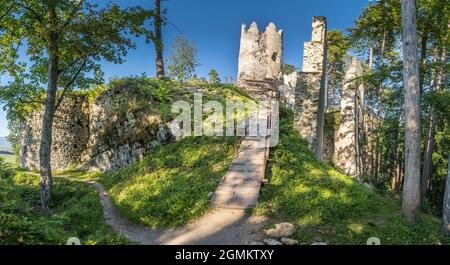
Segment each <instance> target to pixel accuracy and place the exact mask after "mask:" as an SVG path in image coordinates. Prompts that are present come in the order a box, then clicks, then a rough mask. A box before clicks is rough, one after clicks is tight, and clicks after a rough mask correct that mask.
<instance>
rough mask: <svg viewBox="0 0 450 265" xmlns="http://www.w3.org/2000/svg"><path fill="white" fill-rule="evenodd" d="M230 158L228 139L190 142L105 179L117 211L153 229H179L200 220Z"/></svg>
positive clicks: (232, 148)
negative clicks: (209, 194)
mask: <svg viewBox="0 0 450 265" xmlns="http://www.w3.org/2000/svg"><path fill="white" fill-rule="evenodd" d="M234 153H235V139H234V138H233V137H229V138H225V137H189V138H185V139H183V140H181V141H178V142H176V143H173V144H169V145H166V146H163V147H160V148H158V149H157V150H155V151H154V152H152V153H151V154H150V155H149V156H147V157H146V158H145V159H144V160H143V161H141V162H139V163H137V164H134V165H132V166H129V167H127V168H125V169H123V170H121V171H119V172H117V173H114V174H109V175H104V176H102V177H101V180H100V181H101V183H102V184H104V185H105V186H106V187H107V188H108V192H109V195H110V196H111V198H112V200H113V202H114V204H115V205H116V206H117V208H118V209H119V212H120V213H121V214H123V215H124V216H126V217H128V218H129V219H130V220H132V221H134V222H138V223H143V224H146V225H150V226H153V227H159V226H180V225H183V224H186V223H187V222H188V221H190V220H193V219H195V218H197V217H200V216H202V215H203V214H204V213H205V212H206V211H207V210H208V206H209V199H208V193H209V192H211V191H214V190H215V188H216V187H217V184H218V181H219V180H220V179H221V178H222V177H223V176H224V174H225V172H226V171H227V168H228V165H229V164H230V163H231V160H232V158H233V156H234Z"/></svg>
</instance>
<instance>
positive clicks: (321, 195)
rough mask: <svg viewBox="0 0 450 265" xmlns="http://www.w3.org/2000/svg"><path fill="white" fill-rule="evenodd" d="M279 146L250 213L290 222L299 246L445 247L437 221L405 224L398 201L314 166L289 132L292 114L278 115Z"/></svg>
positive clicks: (319, 164)
mask: <svg viewBox="0 0 450 265" xmlns="http://www.w3.org/2000/svg"><path fill="white" fill-rule="evenodd" d="M281 115H282V116H281V126H280V127H281V132H280V143H279V145H278V146H277V147H275V148H274V149H272V150H271V156H272V158H273V161H272V162H271V164H270V165H269V169H268V172H269V178H270V184H269V185H268V186H267V187H265V188H263V189H262V195H261V198H260V201H259V204H258V206H257V208H256V209H255V211H254V212H255V213H256V214H259V215H267V216H269V217H270V220H271V222H273V223H276V222H292V223H294V224H296V225H297V227H298V229H297V232H296V234H295V235H294V238H295V239H297V240H299V242H301V243H302V244H311V243H313V242H317V241H320V242H328V243H329V244H366V241H367V239H368V238H370V237H378V238H380V240H381V243H382V244H444V243H447V244H448V243H450V241H449V239H445V238H444V237H443V236H442V234H441V228H440V220H439V219H437V218H435V217H433V216H430V215H426V214H423V215H422V220H421V222H420V223H418V224H415V225H409V224H407V223H406V222H405V221H404V219H403V218H402V216H401V205H400V201H399V200H398V199H395V198H389V197H383V196H381V195H379V194H377V193H376V192H375V191H373V190H371V189H369V188H366V187H365V186H364V185H363V184H361V183H359V182H357V181H355V180H354V179H351V178H350V177H348V176H346V175H344V174H342V173H340V172H339V171H338V170H336V169H335V168H333V167H331V166H329V165H326V164H324V163H322V162H320V161H317V160H316V159H315V157H314V155H313V154H312V152H310V151H309V150H308V148H307V145H306V143H305V141H303V140H302V139H301V138H300V137H299V135H298V133H297V132H296V131H295V130H294V128H293V126H292V113H290V112H288V111H286V110H284V111H282V112H281Z"/></svg>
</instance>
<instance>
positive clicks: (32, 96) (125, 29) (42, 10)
mask: <svg viewBox="0 0 450 265" xmlns="http://www.w3.org/2000/svg"><path fill="white" fill-rule="evenodd" d="M0 10H6V12H2V14H1V16H0V28H1V31H0V46H1V50H0V61H1V62H2V64H1V68H0V69H1V72H2V73H5V72H6V73H8V74H9V75H10V76H12V77H13V78H14V81H12V82H11V83H10V84H8V85H7V86H5V87H3V89H4V90H5V91H3V93H2V95H7V97H6V98H3V100H5V101H7V102H9V104H8V106H10V107H14V106H16V105H17V104H19V105H21V104H27V103H31V102H34V103H36V102H39V101H40V100H41V98H39V97H38V98H36V95H41V94H42V93H40V92H39V91H44V89H42V88H40V85H41V84H47V89H46V90H45V92H44V93H43V94H44V96H43V97H44V98H45V99H44V102H43V105H44V114H43V120H42V131H41V143H40V151H39V159H40V175H41V180H40V200H41V205H42V208H43V209H47V208H48V203H49V201H50V199H51V194H52V170H51V165H50V159H51V146H52V127H53V119H54V116H55V112H56V110H57V109H58V107H59V106H60V104H61V102H62V100H63V98H64V95H65V94H66V93H67V92H68V91H70V90H72V89H74V88H77V87H78V88H87V87H88V85H89V84H91V83H93V82H96V83H99V82H101V81H102V72H101V70H100V66H99V62H100V61H101V60H106V61H109V62H113V63H121V62H122V57H123V56H125V55H126V53H127V50H128V49H129V48H133V47H134V44H133V42H132V41H131V39H130V38H129V37H130V36H131V35H135V36H140V35H143V34H144V35H145V36H147V41H148V40H150V37H151V36H150V33H149V32H148V31H146V30H145V29H144V28H143V24H144V23H145V21H146V20H147V19H149V18H150V17H151V16H152V12H151V11H148V10H145V9H143V8H141V7H130V8H126V9H121V8H119V7H118V6H117V5H114V4H107V5H106V7H104V8H99V7H98V5H97V4H95V3H92V2H90V1H85V0H77V1H65V0H46V1H34V0H14V1H2V2H0ZM25 43H26V46H24V45H25ZM22 46H24V49H25V53H24V54H26V55H27V56H26V55H19V52H18V51H19V49H20V47H22ZM19 59H22V60H19ZM26 59H28V60H29V62H30V63H29V65H27V64H26V63H24V61H25V60H26ZM92 73H93V75H92ZM92 76H93V77H92ZM40 103H42V102H40ZM9 110H10V111H14V110H13V109H11V108H9Z"/></svg>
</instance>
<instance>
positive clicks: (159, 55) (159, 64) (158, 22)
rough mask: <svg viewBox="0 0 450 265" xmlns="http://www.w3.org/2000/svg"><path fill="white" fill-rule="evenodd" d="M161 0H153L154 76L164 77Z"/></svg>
mask: <svg viewBox="0 0 450 265" xmlns="http://www.w3.org/2000/svg"><path fill="white" fill-rule="evenodd" d="M161 26H162V18H161V0H155V37H156V40H155V48H156V77H157V78H159V79H164V78H165V74H164V59H163V47H164V46H163V40H162V33H161Z"/></svg>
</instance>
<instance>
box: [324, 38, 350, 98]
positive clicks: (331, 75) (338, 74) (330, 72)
mask: <svg viewBox="0 0 450 265" xmlns="http://www.w3.org/2000/svg"><path fill="white" fill-rule="evenodd" d="M327 45H328V53H327V57H328V58H327V79H328V82H327V83H328V84H327V87H328V88H327V92H328V95H327V102H328V104H327V105H329V106H330V105H335V104H336V103H337V102H338V100H337V99H338V98H339V97H340V93H339V87H340V85H341V83H342V81H343V78H344V74H345V69H344V68H345V60H344V59H345V56H346V55H347V52H348V50H349V49H350V47H351V43H350V42H349V41H348V39H347V36H345V35H344V34H343V33H342V31H339V30H331V31H329V32H328V36H327Z"/></svg>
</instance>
